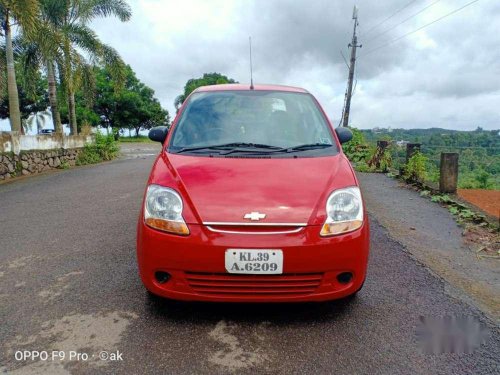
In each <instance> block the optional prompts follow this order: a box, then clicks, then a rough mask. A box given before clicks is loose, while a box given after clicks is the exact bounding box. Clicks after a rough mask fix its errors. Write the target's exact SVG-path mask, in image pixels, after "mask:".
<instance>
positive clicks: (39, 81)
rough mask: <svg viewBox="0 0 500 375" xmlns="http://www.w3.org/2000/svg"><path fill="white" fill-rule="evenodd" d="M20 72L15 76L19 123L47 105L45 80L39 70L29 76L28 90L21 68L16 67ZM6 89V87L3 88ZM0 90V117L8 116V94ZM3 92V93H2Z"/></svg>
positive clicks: (23, 122)
mask: <svg viewBox="0 0 500 375" xmlns="http://www.w3.org/2000/svg"><path fill="white" fill-rule="evenodd" d="M17 70H18V71H19V72H20V74H18V75H17V76H16V79H17V86H18V102H19V114H20V118H21V124H26V120H27V119H28V118H29V117H30V116H32V115H34V114H36V113H37V112H43V111H45V110H46V109H47V107H48V106H49V101H48V95H47V90H46V87H47V81H46V80H45V79H44V78H43V77H42V75H41V74H40V72H36V73H37V74H35V75H33V76H31V78H30V85H31V86H32V88H31V89H30V90H29V92H28V91H27V90H26V89H25V84H24V81H25V80H26V79H25V77H23V70H22V69H17ZM3 91H6V88H5V87H4V88H3ZM3 91H2V92H0V119H6V118H9V115H10V103H9V96H8V95H5V93H4V92H3ZM2 94H3V95H2Z"/></svg>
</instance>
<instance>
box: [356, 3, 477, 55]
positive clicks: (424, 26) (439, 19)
mask: <svg viewBox="0 0 500 375" xmlns="http://www.w3.org/2000/svg"><path fill="white" fill-rule="evenodd" d="M478 1H479V0H474V1H471V2H469V3H467V4H465V5H463V6H461V7H460V8H457V9H455V10H453V11H451V12H450V13H447V14H445V15H444V16H441V17H439V18H437V19H435V20H434V21H432V22H429V23H427V24H425V25H423V26H421V27H419V28H418V29H416V30H413V31H410V32H408V33H406V34H403V35H401V36H400V37H398V38H396V39H392V40H390V41H388V42H387V43H384V44H382V45H380V46H378V47H375V48H373V49H371V50H368V51H367V52H366V53H364V54H363V55H361V56H359V57H364V56H366V55H369V54H370V53H373V52H375V51H378V50H379V49H381V48H383V47H386V46H388V45H390V44H393V43H395V42H397V41H398V40H401V39H403V38H406V37H407V36H409V35H411V34H414V33H416V32H418V31H420V30H422V29H424V28H426V27H427V26H430V25H432V24H435V23H436V22H439V21H441V20H442V19H444V18H446V17H448V16H451V15H452V14H455V13H457V12H459V11H461V10H462V9H464V8H466V7H468V6H469V5H472V4H474V3H477V2H478Z"/></svg>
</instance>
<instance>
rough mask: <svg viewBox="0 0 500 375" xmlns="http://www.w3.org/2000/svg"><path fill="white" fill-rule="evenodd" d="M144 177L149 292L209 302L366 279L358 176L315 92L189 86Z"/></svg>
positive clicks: (342, 132)
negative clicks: (314, 95)
mask: <svg viewBox="0 0 500 375" xmlns="http://www.w3.org/2000/svg"><path fill="white" fill-rule="evenodd" d="M149 137H150V138H151V139H153V140H155V141H160V142H162V144H163V149H162V152H161V153H160V154H159V156H158V157H157V159H156V161H155V163H154V165H153V169H152V171H151V175H150V177H149V180H148V184H147V188H146V192H145V194H144V201H143V205H142V209H141V212H140V217H139V223H138V232H137V258H138V263H139V271H140V275H141V279H142V281H143V283H144V285H145V286H146V288H147V289H148V291H149V292H151V293H152V294H154V295H159V296H162V297H167V298H171V299H178V300H192V301H193V300H197V301H219V302H224V301H227V302H296V301H326V300H332V299H337V298H342V297H346V296H349V295H353V294H355V293H356V292H357V291H359V290H360V289H361V287H362V285H363V282H364V281H365V276H366V269H367V262H368V252H369V225H368V218H367V215H366V211H365V207H364V204H363V199H362V197H361V193H360V190H359V186H358V181H357V179H356V176H355V174H354V172H353V169H352V167H351V165H350V163H349V161H348V160H347V158H346V157H345V155H344V154H343V152H342V147H341V143H343V142H346V141H349V140H350V139H351V137H352V133H351V132H350V131H349V130H348V129H346V128H337V129H336V130H334V128H333V127H332V125H331V123H330V122H329V120H328V118H327V116H326V115H325V113H324V111H323V110H322V108H321V106H320V105H319V104H318V102H317V101H316V99H315V98H314V97H313V96H312V95H311V94H309V93H308V92H307V91H305V90H303V89H299V88H293V87H285V86H269V85H265V86H264V85H256V86H255V87H253V88H252V87H249V86H245V85H239V84H236V85H217V86H207V87H201V88H198V89H197V90H196V91H194V92H193V93H192V94H191V95H190V96H189V98H188V99H187V100H186V101H185V103H184V105H183V106H182V108H181V110H180V111H179V113H178V115H177V117H176V119H175V121H174V123H173V125H172V127H171V128H170V129H169V130H167V128H165V127H157V128H154V129H152V130H151V131H150V134H149Z"/></svg>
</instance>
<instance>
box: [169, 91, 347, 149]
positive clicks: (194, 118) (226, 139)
mask: <svg viewBox="0 0 500 375" xmlns="http://www.w3.org/2000/svg"><path fill="white" fill-rule="evenodd" d="M168 151H169V152H173V153H176V152H178V153H181V152H184V153H196V154H203V153H210V154H213V153H216V154H217V155H227V154H229V153H231V154H234V153H256V152H257V153H261V154H273V156H277V157H281V156H283V154H289V153H294V154H296V153H304V154H307V155H308V156H314V155H332V154H335V153H337V152H338V150H337V147H336V144H335V142H334V141H333V138H332V133H331V131H330V129H329V125H328V123H327V122H326V120H325V118H324V116H323V114H322V113H321V111H320V110H319V108H318V106H317V104H316V102H315V101H314V100H313V98H312V96H311V95H310V94H305V93H296V92H284V91H259V90H255V91H212V92H199V93H195V94H193V95H192V96H191V97H190V99H189V102H188V103H187V105H186V107H185V109H184V111H183V113H182V115H181V118H180V119H179V122H178V124H177V126H176V127H175V130H174V134H173V135H172V139H171V141H170V144H169V146H168Z"/></svg>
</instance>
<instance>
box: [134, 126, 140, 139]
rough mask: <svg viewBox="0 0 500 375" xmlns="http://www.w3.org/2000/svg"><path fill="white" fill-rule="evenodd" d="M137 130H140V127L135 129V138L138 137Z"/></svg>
mask: <svg viewBox="0 0 500 375" xmlns="http://www.w3.org/2000/svg"><path fill="white" fill-rule="evenodd" d="M139 130H141V128H140V127H138V128H135V136H136V137H139Z"/></svg>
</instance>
